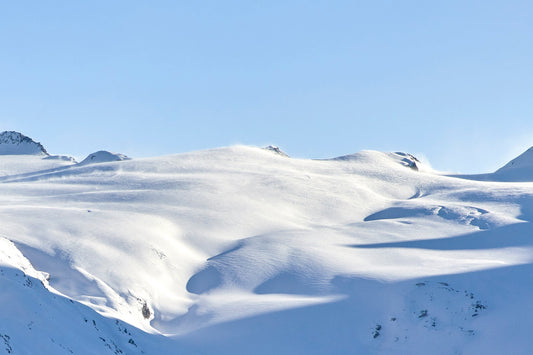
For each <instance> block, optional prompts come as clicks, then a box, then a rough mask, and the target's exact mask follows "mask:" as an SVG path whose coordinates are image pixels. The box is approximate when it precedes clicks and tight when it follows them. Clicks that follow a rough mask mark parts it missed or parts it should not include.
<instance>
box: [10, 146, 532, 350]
mask: <svg viewBox="0 0 533 355" xmlns="http://www.w3.org/2000/svg"><path fill="white" fill-rule="evenodd" d="M6 157H7V156H0V164H6V165H5V166H7V168H6V169H4V170H3V172H2V174H3V176H2V177H1V178H0V209H1V213H0V226H2V227H1V230H0V235H1V236H2V238H1V239H0V242H1V243H2V244H1V246H0V248H1V249H0V256H2V258H1V259H0V265H1V266H0V268H1V269H2V270H3V271H2V272H1V273H0V277H1V280H2V281H1V282H2V283H3V284H4V283H5V284H6V285H9V287H2V288H1V291H0V299H2V300H4V302H9V304H13V305H15V306H13V307H9V308H8V309H6V310H5V311H3V317H2V318H0V354H1V353H2V351H3V348H2V346H3V343H4V344H5V346H4V348H5V349H6V350H5V352H9V351H11V353H13V354H17V353H20V354H30V353H35V352H37V351H38V349H48V350H47V352H48V353H53V354H60V353H71V352H72V353H76V354H90V353H106V352H108V353H120V352H119V350H120V351H122V352H123V353H141V352H144V353H147V354H196V353H200V354H250V353H254V354H272V353H276V354H324V353H365V354H366V353H380V354H398V353H400V354H407V353H409V354H427V353H432V354H454V353H465V354H499V353H502V352H511V353H513V354H521V353H523V354H528V353H531V352H532V351H533V341H531V340H530V336H529V335H528V332H529V329H531V326H532V324H531V323H532V322H533V309H531V308H532V307H531V305H530V302H529V300H530V299H531V298H532V297H533V287H531V286H530V283H529V279H530V277H531V276H532V275H533V266H532V265H533V264H532V261H533V240H532V239H531V236H532V235H533V229H532V227H531V223H530V222H531V220H532V219H533V182H527V181H526V182H499V181H477V180H473V179H470V178H467V177H460V176H456V177H452V176H445V175H441V174H439V173H437V172H434V171H432V170H431V169H429V168H425V167H424V166H423V165H422V164H420V162H418V161H417V160H415V159H416V158H414V157H413V156H411V155H408V154H405V153H380V152H374V151H363V152H360V153H357V154H353V155H350V156H345V157H341V158H337V159H332V160H301V159H293V158H288V157H286V156H282V155H280V154H278V153H276V152H275V151H272V150H265V149H260V148H253V147H244V146H235V147H227V148H219V149H213V150H206V151H200V152H193V153H187V154H178V155H171V156H164V157H156V158H147V159H135V160H124V161H114V162H103V163H101V164H76V165H73V164H71V165H67V166H62V167H57V168H52V169H44V170H41V169H40V167H37V168H36V169H34V170H33V171H31V169H30V167H31V166H32V165H31V163H30V161H29V160H28V161H24V160H21V161H20V163H19V164H20V165H21V166H22V165H24V166H26V168H25V169H22V168H20V167H16V168H14V169H13V171H14V172H13V173H12V174H10V173H9V166H10V165H9V164H7V163H4V159H6ZM11 159H12V157H8V159H7V160H8V161H9V160H11ZM34 159H39V158H35V157H34ZM10 164H11V166H13V162H11V163H10ZM3 166H4V165H3ZM415 167H416V169H415ZM21 171H23V172H21ZM2 253H3V254H2ZM13 260H15V261H13ZM25 270H28V271H25ZM37 270H38V271H37ZM21 271H23V272H24V273H25V274H26V275H27V276H21V275H22V273H21ZM43 273H47V274H49V275H50V276H49V280H48V281H47V280H46V277H45V274H43ZM17 274H18V275H17ZM43 275H44V276H43ZM28 279H29V280H31V284H32V285H33V287H27V286H25V285H24V284H25V282H26V280H28ZM85 320H87V321H85ZM93 320H94V322H95V323H96V324H93V322H92V321H93ZM31 322H33V323H31ZM30 323H31V328H32V329H31V330H28V328H29V326H28V324H30ZM126 328H127V331H126V332H124V329H126ZM130 334H131V335H130ZM28 337H29V339H31V342H28V341H25V340H24V339H28ZM100 337H101V338H103V340H102V339H101V338H100ZM74 339H80V340H79V341H74ZM95 339H96V340H95ZM130 339H131V340H132V341H133V342H134V343H135V344H136V346H133V345H132V344H131V342H129V340H130ZM2 342H3V343H2ZM59 344H61V345H59ZM8 350H9V351H8Z"/></svg>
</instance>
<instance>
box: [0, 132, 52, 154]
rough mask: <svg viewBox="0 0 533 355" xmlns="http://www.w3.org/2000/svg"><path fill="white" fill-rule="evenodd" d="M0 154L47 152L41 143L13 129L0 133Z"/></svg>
mask: <svg viewBox="0 0 533 355" xmlns="http://www.w3.org/2000/svg"><path fill="white" fill-rule="evenodd" d="M0 155H45V156H48V155H49V154H48V152H47V151H46V149H44V147H43V146H42V144H41V143H39V142H35V141H34V140H33V139H31V138H30V137H26V136H25V135H23V134H22V133H19V132H15V131H4V132H2V133H0Z"/></svg>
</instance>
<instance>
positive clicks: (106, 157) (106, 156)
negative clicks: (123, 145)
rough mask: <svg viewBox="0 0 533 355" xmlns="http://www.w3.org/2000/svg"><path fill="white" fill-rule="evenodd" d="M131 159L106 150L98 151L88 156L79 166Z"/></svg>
mask: <svg viewBox="0 0 533 355" xmlns="http://www.w3.org/2000/svg"><path fill="white" fill-rule="evenodd" d="M130 159H131V158H130V157H128V156H126V155H124V154H120V153H111V152H108V151H107V150H100V151H98V152H94V153H92V154H89V155H88V156H87V158H85V159H83V160H82V161H81V163H80V165H85V164H95V163H107V162H112V161H122V160H130Z"/></svg>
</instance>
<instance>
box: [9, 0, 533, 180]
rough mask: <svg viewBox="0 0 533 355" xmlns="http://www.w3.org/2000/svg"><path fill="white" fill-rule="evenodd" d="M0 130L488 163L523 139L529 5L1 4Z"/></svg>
mask: <svg viewBox="0 0 533 355" xmlns="http://www.w3.org/2000/svg"><path fill="white" fill-rule="evenodd" d="M0 73H1V77H0V130H18V131H21V132H23V133H24V134H26V135H28V136H30V137H32V138H34V139H36V140H38V141H41V142H42V143H43V144H44V145H45V147H47V149H48V151H50V152H51V153H56V154H59V153H63V154H70V155H74V156H77V157H84V156H85V155H87V154H89V153H91V152H93V151H96V150H100V149H107V150H111V151H117V152H121V153H125V154H127V155H130V156H133V157H143V156H155V155H163V154H171V153H179V152H186V151H191V150H198V149H205V148H213V147H218V146H227V145H232V144H236V143H240V144H251V145H259V146H262V145H267V144H277V145H279V146H280V147H281V148H282V149H283V150H285V151H286V152H287V153H288V154H290V155H292V156H295V157H301V158H326V157H334V156H338V155H343V154H348V153H353V152H356V151H359V150H362V149H375V150H382V151H398V150H402V151H407V152H410V153H413V154H421V155H423V156H425V157H426V158H427V159H428V160H429V161H430V163H431V164H432V166H433V167H434V168H437V169H441V170H449V171H460V172H465V173H473V172H485V171H491V170H494V169H496V168H497V167H499V166H501V165H503V164H504V163H505V162H506V161H507V160H509V159H511V158H513V157H514V156H515V155H517V154H519V153H521V152H522V151H524V150H526V149H527V148H528V147H529V146H531V145H533V2H531V1H439V2H437V1H290V0H288V1H201V2H195V1H10V2H3V3H2V4H1V5H0Z"/></svg>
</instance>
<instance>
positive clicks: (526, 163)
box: [494, 147, 533, 181]
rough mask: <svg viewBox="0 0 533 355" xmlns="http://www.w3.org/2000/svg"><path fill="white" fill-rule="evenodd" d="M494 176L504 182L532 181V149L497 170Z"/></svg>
mask: <svg viewBox="0 0 533 355" xmlns="http://www.w3.org/2000/svg"><path fill="white" fill-rule="evenodd" d="M494 175H495V176H496V177H497V178H498V179H500V180H504V181H533V147H531V148H529V149H528V150H526V151H525V152H524V153H522V154H520V155H519V156H518V157H516V158H515V159H513V160H511V161H510V162H509V163H507V164H506V165H504V166H503V167H501V168H500V169H498V170H497V171H496V172H495V173H494Z"/></svg>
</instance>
